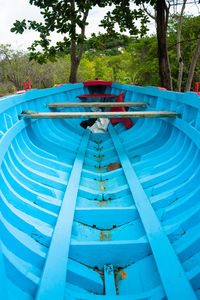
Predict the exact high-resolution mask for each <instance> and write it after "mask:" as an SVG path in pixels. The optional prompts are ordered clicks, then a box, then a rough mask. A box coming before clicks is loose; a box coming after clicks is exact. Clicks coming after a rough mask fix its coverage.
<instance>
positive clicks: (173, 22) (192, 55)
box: [167, 14, 200, 91]
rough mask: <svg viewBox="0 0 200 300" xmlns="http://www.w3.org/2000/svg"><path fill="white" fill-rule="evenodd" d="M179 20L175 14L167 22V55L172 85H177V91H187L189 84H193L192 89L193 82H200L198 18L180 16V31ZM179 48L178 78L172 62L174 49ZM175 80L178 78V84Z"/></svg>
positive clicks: (199, 23)
mask: <svg viewBox="0 0 200 300" xmlns="http://www.w3.org/2000/svg"><path fill="white" fill-rule="evenodd" d="M180 18H181V14H180V15H178V14H175V15H172V16H171V18H170V20H169V26H168V37H167V40H168V45H169V46H168V53H169V56H170V61H171V68H172V75H173V76H172V77H173V82H174V85H177V90H178V91H181V90H182V91H183V90H185V91H189V90H190V89H191V84H193V88H194V81H199V80H200V77H199V72H200V63H198V62H200V61H199V60H198V59H199V55H200V53H199V49H200V29H199V28H200V16H196V17H194V16H190V15H184V16H182V22H181V31H180ZM177 33H178V38H177ZM179 36H180V37H179ZM179 47H180V50H181V51H180V50H179V51H178V54H179V55H180V53H181V55H180V56H178V58H179V59H180V58H181V59H180V61H181V65H182V71H181V72H182V76H180V68H179V75H178V73H177V68H176V65H175V64H174V60H175V59H176V57H175V49H176V48H178V49H179ZM181 77H182V78H181ZM176 78H178V82H176ZM180 85H181V86H180ZM181 87H182V88H181Z"/></svg>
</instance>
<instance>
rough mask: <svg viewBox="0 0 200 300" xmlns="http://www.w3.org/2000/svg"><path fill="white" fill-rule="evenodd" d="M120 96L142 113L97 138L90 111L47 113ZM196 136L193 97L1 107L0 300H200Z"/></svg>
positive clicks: (108, 86) (72, 94)
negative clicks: (87, 123) (87, 122)
mask: <svg viewBox="0 0 200 300" xmlns="http://www.w3.org/2000/svg"><path fill="white" fill-rule="evenodd" d="M122 92H123V95H124V106H125V104H126V103H128V102H132V103H135V102H136V103H137V102H138V103H139V102H142V103H143V104H142V105H143V107H142V105H140V106H138V107H137V105H133V107H130V108H129V110H128V111H123V112H122V113H120V112H118V115H117V112H114V113H113V115H115V117H121V118H124V117H129V120H130V119H131V121H132V122H133V126H132V127H131V128H129V129H127V128H126V127H125V126H124V123H123V122H119V123H117V124H116V125H115V126H113V125H112V124H109V126H108V131H107V132H105V133H96V134H93V133H91V132H90V131H89V130H88V129H83V128H82V127H81V126H80V122H81V121H82V119H81V116H82V117H83V116H84V117H86V116H89V117H94V114H95V113H94V112H93V113H90V112H89V111H90V108H89V107H84V106H81V105H80V107H78V106H75V105H74V106H73V105H72V107H58V106H59V105H57V106H56V105H55V106H54V107H53V105H49V103H54V104H55V103H57V104H58V103H60V102H63V103H69V102H70V103H71V102H73V103H78V102H80V104H81V103H83V99H84V101H92V99H91V97H90V96H91V95H98V94H101V95H102V94H103V95H117V96H118V95H120V93H122ZM80 95H81V96H82V98H81V97H78V96H80ZM84 95H85V96H84ZM88 95H89V96H88ZM84 97H85V98H84ZM105 97H106V96H105ZM96 100H97V99H96ZM105 100H106V101H107V98H106V99H105ZM115 100H116V99H115V98H113V99H111V100H110V101H113V103H114V101H115ZM146 104H148V105H146ZM113 105H114V104H113ZM130 106H131V105H130ZM27 111H28V112H27ZM166 111H167V113H166ZM80 112H81V116H80V114H79V113H80ZM100 114H101V116H102V114H105V116H111V117H113V115H112V113H110V112H104V113H100ZM34 115H35V117H34ZM97 115H98V114H97ZM98 116H99V115H98ZM147 116H151V117H153V118H147ZM103 117H104V116H103ZM57 118H58V119H57ZM122 121H123V119H122ZM199 130H200V97H199V96H198V95H197V94H195V93H190V92H187V93H184V94H182V93H176V92H169V91H165V90H161V89H158V88H154V87H145V88H142V87H137V86H129V85H123V84H117V83H111V82H103V81H94V82H86V83H78V84H66V85H63V86H59V87H55V88H50V89H45V90H31V91H28V92H26V93H24V94H21V95H12V96H9V97H4V98H2V99H1V100H0V165H1V168H0V213H1V215H0V216H1V227H0V238H1V243H0V270H1V272H0V299H17V300H18V299H19V300H29V299H37V300H50V299H56V300H63V299H67V300H68V299H70V300H75V299H79V300H81V299H89V300H90V299H105V300H107V299H111V300H112V299H113V300H114V299H121V300H132V299H143V300H144V299H156V300H157V299H170V300H177V299H181V300H182V299H187V300H191V299H198V298H200V201H199V197H200V185H199V182H200V131H199ZM113 163H114V164H115V163H117V166H118V167H117V168H114V169H113V170H108V165H110V164H113Z"/></svg>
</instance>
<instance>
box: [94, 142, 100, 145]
mask: <svg viewBox="0 0 200 300" xmlns="http://www.w3.org/2000/svg"><path fill="white" fill-rule="evenodd" d="M94 142H95V143H96V144H97V145H100V144H101V143H102V141H94Z"/></svg>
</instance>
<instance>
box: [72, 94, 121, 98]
mask: <svg viewBox="0 0 200 300" xmlns="http://www.w3.org/2000/svg"><path fill="white" fill-rule="evenodd" d="M76 97H77V98H116V97H118V95H113V94H87V95H79V96H76Z"/></svg>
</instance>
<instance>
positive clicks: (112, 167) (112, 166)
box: [106, 163, 122, 171]
mask: <svg viewBox="0 0 200 300" xmlns="http://www.w3.org/2000/svg"><path fill="white" fill-rule="evenodd" d="M121 167H122V166H121V164H120V163H111V164H109V165H107V168H106V169H107V171H114V170H117V169H119V168H121Z"/></svg>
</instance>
